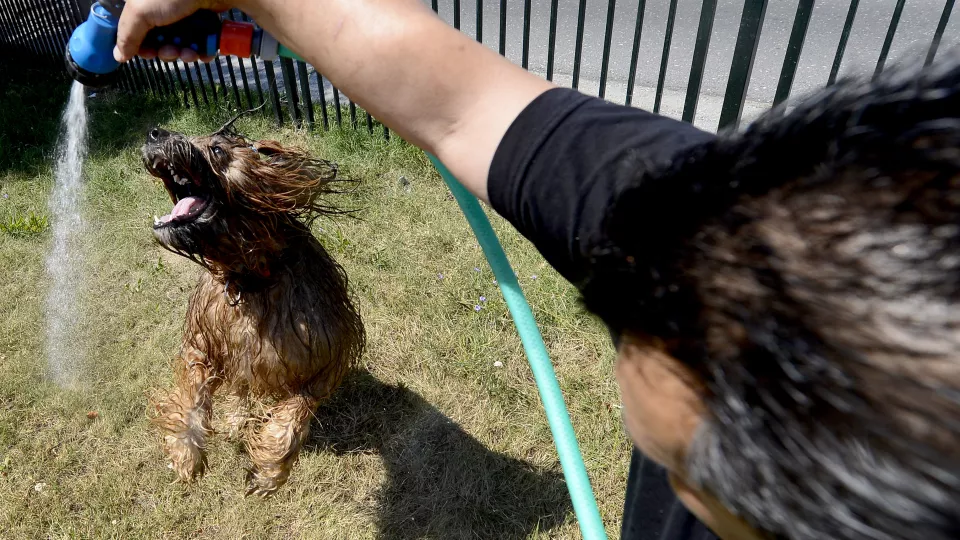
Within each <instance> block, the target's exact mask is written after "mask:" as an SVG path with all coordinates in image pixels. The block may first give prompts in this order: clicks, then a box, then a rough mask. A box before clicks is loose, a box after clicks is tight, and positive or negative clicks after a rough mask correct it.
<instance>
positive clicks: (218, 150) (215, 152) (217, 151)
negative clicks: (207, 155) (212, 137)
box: [213, 146, 227, 158]
mask: <svg viewBox="0 0 960 540" xmlns="http://www.w3.org/2000/svg"><path fill="white" fill-rule="evenodd" d="M213 155H215V156H217V157H218V158H222V157H226V155H227V153H226V152H224V151H223V148H220V147H219V146H214V147H213Z"/></svg>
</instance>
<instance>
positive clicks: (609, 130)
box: [487, 88, 716, 540]
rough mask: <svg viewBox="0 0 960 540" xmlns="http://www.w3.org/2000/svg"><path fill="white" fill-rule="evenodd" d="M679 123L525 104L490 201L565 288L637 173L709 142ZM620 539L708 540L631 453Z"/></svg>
mask: <svg viewBox="0 0 960 540" xmlns="http://www.w3.org/2000/svg"><path fill="white" fill-rule="evenodd" d="M713 138H714V136H713V135H711V134H709V133H706V132H703V131H701V130H699V129H697V128H695V127H693V126H691V125H689V124H686V123H683V122H679V121H677V120H672V119H669V118H665V117H662V116H659V115H655V114H651V113H648V112H645V111H642V110H639V109H634V108H631V107H623V106H620V105H614V104H611V103H607V102H605V101H602V100H600V99H597V98H591V97H587V96H584V95H583V94H580V93H578V92H576V91H574V90H568V89H559V88H558V89H554V90H550V91H548V92H546V93H544V94H543V95H541V96H540V97H538V98H537V99H535V100H534V101H533V102H532V103H531V104H530V105H528V106H527V108H526V109H524V110H523V112H522V113H520V116H518V117H517V119H516V120H514V122H513V124H512V125H511V126H510V128H509V129H508V130H507V133H506V134H505V135H504V137H503V140H502V141H501V142H500V146H499V147H498V148H497V151H496V154H495V155H494V158H493V163H492V164H491V166H490V177H489V182H488V184H487V190H488V192H489V195H490V203H491V204H492V205H493V208H494V210H496V211H497V212H498V213H500V215H502V216H504V217H505V218H507V220H508V221H510V223H512V224H513V226H514V227H516V228H517V230H519V231H520V232H521V233H522V234H523V235H524V236H526V237H527V238H528V239H529V240H530V241H532V242H533V244H534V245H535V246H536V247H537V249H538V250H540V253H542V254H543V256H544V257H545V258H546V259H547V262H549V263H550V264H551V265H552V266H553V267H554V268H556V269H557V270H558V271H559V272H560V273H561V274H563V276H564V277H565V278H566V279H568V280H569V281H571V282H572V283H574V284H579V283H580V282H581V281H582V280H583V278H584V277H585V276H586V263H587V261H588V259H587V256H588V253H587V250H588V249H589V241H590V239H591V238H592V237H593V236H594V235H595V233H596V232H597V231H598V230H599V228H600V226H601V225H602V221H603V217H604V214H605V213H606V211H607V208H608V207H609V206H610V201H611V200H612V198H613V197H614V196H615V195H616V193H617V190H618V189H619V188H622V187H623V186H624V185H625V184H626V183H628V182H629V181H630V180H631V179H632V178H635V177H636V176H637V175H638V173H639V172H640V171H639V170H638V168H642V167H656V166H661V165H666V164H668V163H669V162H670V161H671V160H672V159H674V158H675V156H677V155H678V154H679V153H680V152H682V151H683V150H685V149H689V148H691V147H692V146H695V145H698V144H702V143H705V142H708V141H711V140H713ZM622 535H623V539H624V540H628V539H629V540H716V536H714V535H713V534H712V533H711V532H710V531H709V530H708V529H707V528H706V527H704V526H703V524H701V523H700V522H699V521H697V519H696V518H695V517H694V516H693V514H691V513H690V512H689V511H688V510H687V509H686V508H685V507H684V506H683V505H682V504H680V502H679V501H678V500H677V498H676V496H675V495H674V494H673V490H672V489H671V488H670V485H669V483H668V482H667V477H666V473H665V472H664V470H663V469H662V468H661V467H659V466H658V465H656V464H655V463H653V462H652V461H650V460H647V459H644V457H643V455H642V454H640V452H639V451H636V450H634V453H633V458H632V460H631V464H630V476H629V479H628V486H627V493H626V498H625V504H624V518H623V529H622Z"/></svg>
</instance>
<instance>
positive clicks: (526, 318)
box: [428, 154, 607, 540]
mask: <svg viewBox="0 0 960 540" xmlns="http://www.w3.org/2000/svg"><path fill="white" fill-rule="evenodd" d="M428 156H429V158H430V161H432V162H433V164H434V166H435V167H436V168H437V171H439V172H440V176H442V177H443V180H444V181H445V182H446V183H447V186H448V187H449V188H450V191H451V192H453V196H454V197H455V198H456V199H457V203H459V204H460V209H461V210H463V215H464V216H466V218H467V222H468V223H470V227H471V228H472V229H473V234H475V235H476V237H477V241H478V242H479V243H480V247H481V248H483V253H484V255H486V257H487V262H488V263H489V264H490V267H491V268H492V269H493V275H494V276H495V277H496V278H497V283H499V285H500V291H501V292H502V293H503V298H504V300H506V302H507V307H508V308H509V309H510V315H512V316H513V322H514V324H516V326H517V332H518V333H519V334H520V341H521V342H522V343H523V349H524V351H525V352H526V354H527V360H528V361H529V362H530V369H531V370H532V371H533V377H534V379H536V381H537V389H538V390H539V391H540V400H541V401H542V402H543V408H544V410H545V411H546V413H547V422H548V423H549V424H550V432H551V433H552V434H553V441H554V444H556V446H557V454H559V456H560V466H561V468H563V476H564V478H565V479H566V481H567V489H568V490H569V491H570V500H571V501H572V502H573V511H574V513H576V515H577V521H578V522H579V523H580V532H581V534H582V535H583V538H585V539H587V540H605V539H606V538H607V533H606V531H605V530H604V528H603V522H602V521H601V520H600V510H599V509H598V508H597V500H596V498H595V497H594V495H593V489H591V487H590V479H589V478H588V477H587V470H586V467H584V464H583V456H581V455H580V446H579V445H578V444H577V438H576V436H575V435H574V433H573V426H572V425H571V424H570V414H569V413H568V412H567V407H566V405H565V404H564V402H563V395H562V394H561V393H560V385H559V384H558V383H557V376H556V374H555V373H554V372H553V364H552V363H551V362H550V356H549V355H548V354H547V347H546V346H545V345H544V344H543V337H541V336H540V329H539V328H538V327H537V322H536V321H535V320H534V318H533V312H532V311H530V305H529V304H528V303H527V299H526V298H525V297H524V296H523V291H522V290H520V283H518V282H517V276H516V274H514V273H513V268H512V267H511V266H510V261H508V260H507V254H506V253H504V251H503V246H501V245H500V241H499V240H497V235H496V233H494V232H493V227H491V226H490V220H489V219H487V215H486V214H485V213H484V212H483V208H481V207H480V202H479V201H477V198H476V197H474V196H473V195H471V194H470V192H468V191H467V190H466V188H464V187H463V186H462V185H461V184H460V182H458V181H457V179H456V178H454V177H453V175H452V174H450V171H449V170H447V168H446V167H445V166H444V165H443V163H440V160H438V159H437V158H435V157H433V156H432V155H429V154H428Z"/></svg>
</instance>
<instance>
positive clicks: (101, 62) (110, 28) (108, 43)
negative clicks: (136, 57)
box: [66, 3, 120, 86]
mask: <svg viewBox="0 0 960 540" xmlns="http://www.w3.org/2000/svg"><path fill="white" fill-rule="evenodd" d="M118 22H119V17H117V16H116V15H114V14H113V13H111V12H110V11H109V10H107V8H106V7H104V6H103V5H101V4H100V3H95V4H93V5H92V6H91V7H90V15H89V16H88V17H87V20H86V21H84V22H83V24H81V25H80V26H78V27H77V29H76V30H74V31H73V34H72V35H71V36H70V41H69V42H68V43H67V51H66V63H67V71H68V72H69V73H70V76H71V77H73V78H74V79H76V80H77V81H80V82H81V83H83V84H85V85H87V86H104V85H106V84H109V83H111V82H113V80H114V78H115V77H114V74H115V73H116V70H117V68H118V67H120V64H119V63H118V62H117V61H116V60H114V58H113V47H114V46H115V45H116V44H117V24H118Z"/></svg>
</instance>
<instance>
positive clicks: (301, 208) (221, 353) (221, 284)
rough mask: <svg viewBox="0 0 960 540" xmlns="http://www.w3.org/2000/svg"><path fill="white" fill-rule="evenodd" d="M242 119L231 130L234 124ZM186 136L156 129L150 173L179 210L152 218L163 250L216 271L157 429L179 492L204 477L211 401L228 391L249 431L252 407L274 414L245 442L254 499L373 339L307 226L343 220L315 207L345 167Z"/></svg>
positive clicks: (290, 457) (194, 305) (275, 149)
mask: <svg viewBox="0 0 960 540" xmlns="http://www.w3.org/2000/svg"><path fill="white" fill-rule="evenodd" d="M234 120H235V119H234ZM232 123H233V121H231V122H229V123H228V124H227V125H226V126H224V128H222V129H221V130H220V131H218V132H216V133H214V134H213V135H211V136H209V137H195V138H189V137H186V136H184V135H182V134H179V133H171V132H168V131H164V130H162V129H153V130H152V131H150V133H149V134H148V137H147V143H146V144H145V145H144V147H143V161H144V165H145V166H146V168H147V170H148V171H149V172H150V174H152V175H153V176H155V177H157V178H159V179H161V180H162V181H163V185H164V187H165V188H166V189H167V191H168V192H169V194H170V198H171V199H172V200H173V202H174V204H175V206H174V209H173V211H172V212H171V213H170V215H167V216H164V217H162V218H155V220H154V225H153V232H154V235H155V236H156V238H157V240H158V241H159V242H160V243H161V244H162V245H163V246H164V247H166V248H167V249H170V250H172V251H174V252H176V253H179V254H181V255H184V256H186V257H188V258H190V259H192V260H194V261H196V262H198V263H200V264H201V265H203V266H204V267H205V268H206V269H207V270H208V271H207V272H205V273H204V274H203V276H202V277H201V278H200V282H199V284H198V285H197V289H196V291H195V292H194V293H193V296H192V297H191V299H190V305H189V308H188V310H187V320H186V327H185V329H184V333H183V342H182V348H181V351H180V358H179V361H178V363H177V368H176V369H177V374H176V379H177V386H176V388H175V389H174V390H173V391H172V392H170V393H169V395H167V396H166V397H165V398H164V399H163V400H161V401H160V402H159V403H158V404H157V415H156V418H155V419H154V422H155V423H156V424H157V425H158V426H159V427H160V428H161V430H162V431H163V434H164V443H165V444H164V447H165V448H164V449H165V451H166V453H167V455H168V456H169V458H170V460H171V461H172V468H173V470H174V471H175V472H176V473H177V476H178V478H179V479H180V480H183V481H187V480H190V479H192V478H193V477H195V476H196V475H198V474H200V473H202V472H203V470H204V467H205V464H206V460H205V454H204V442H205V438H206V437H207V436H208V435H209V434H210V432H211V428H210V416H211V409H212V403H213V402H212V394H213V393H214V392H215V391H216V390H217V389H219V388H222V387H224V388H226V389H227V390H228V392H229V394H230V396H231V400H232V401H233V402H234V403H235V404H236V405H237V410H235V411H233V412H231V413H230V415H229V422H230V424H231V433H232V434H233V435H237V434H239V433H240V432H241V429H242V428H243V427H244V425H245V423H246V420H247V417H248V414H247V410H248V408H247V406H248V405H249V401H248V400H249V399H250V398H254V399H263V398H273V399H276V403H275V404H274V405H273V406H272V407H271V408H269V410H268V411H267V413H266V414H265V415H264V416H263V417H262V418H260V419H259V421H258V423H257V424H256V426H255V427H254V429H252V430H251V433H250V434H249V437H247V448H248V451H249V455H250V458H251V460H252V461H253V466H252V470H251V471H250V474H249V475H248V485H247V493H248V494H250V493H254V494H257V495H269V494H271V493H273V492H274V491H275V490H276V489H277V488H278V487H280V486H281V485H283V484H284V483H285V482H286V481H287V478H288V477H289V475H290V469H291V467H292V465H293V463H294V462H295V461H296V459H297V455H298V453H299V451H300V447H301V445H302V444H303V441H304V440H305V438H306V436H307V431H308V428H309V423H310V418H311V416H312V413H313V411H314V410H315V408H316V406H317V404H318V402H319V401H320V400H321V399H323V398H325V397H326V396H328V395H330V393H331V392H332V391H333V390H334V389H335V388H336V387H337V386H338V385H339V384H340V382H341V380H342V379H343V377H344V375H345V374H346V372H347V370H348V368H349V367H350V366H351V364H352V363H353V362H355V361H356V360H357V359H358V358H359V357H360V354H361V352H362V350H363V346H364V330H363V324H362V322H361V320H360V316H359V315H358V313H357V310H356V309H355V307H354V305H353V303H352V302H351V299H350V296H349V293H348V289H347V276H346V274H345V272H344V271H343V268H341V267H340V265H339V264H337V262H336V261H334V260H333V258H332V257H330V255H329V254H328V253H327V252H326V251H325V250H324V249H323V247H322V246H321V245H320V243H319V242H318V241H317V239H316V238H314V237H313V236H312V235H311V234H310V229H309V228H308V225H307V223H309V220H310V219H311V218H313V217H316V216H318V215H320V214H331V213H336V210H335V209H334V208H332V207H328V206H325V205H324V204H323V203H322V202H320V197H321V196H322V195H324V194H325V193H329V192H331V191H332V190H331V182H332V181H334V180H335V178H336V172H337V171H336V166H335V165H333V164H331V163H328V162H325V161H322V160H317V159H312V158H310V157H309V156H307V155H306V154H304V153H302V152H300V151H297V150H293V149H290V148H284V147H282V146H281V145H280V144H278V143H276V142H271V141H258V142H250V141H247V140H246V139H245V138H243V137H242V136H240V135H238V134H237V133H236V132H234V131H233V130H232V129H231V127H230V126H231V125H232Z"/></svg>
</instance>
